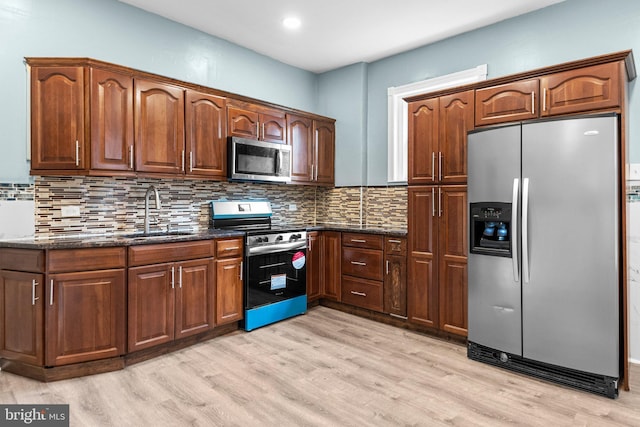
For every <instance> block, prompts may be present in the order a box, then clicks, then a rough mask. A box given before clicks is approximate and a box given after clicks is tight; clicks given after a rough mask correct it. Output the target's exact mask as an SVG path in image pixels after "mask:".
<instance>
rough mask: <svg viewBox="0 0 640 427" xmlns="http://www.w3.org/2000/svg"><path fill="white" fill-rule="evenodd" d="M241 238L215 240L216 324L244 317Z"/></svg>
mask: <svg viewBox="0 0 640 427" xmlns="http://www.w3.org/2000/svg"><path fill="white" fill-rule="evenodd" d="M242 253H243V240H242V239H238V238H234V239H226V240H218V241H216V258H217V260H216V324H217V325H224V324H227V323H232V322H237V321H239V320H242V319H244V300H243V297H244V286H243V283H244V282H243V267H244V264H243V261H242Z"/></svg>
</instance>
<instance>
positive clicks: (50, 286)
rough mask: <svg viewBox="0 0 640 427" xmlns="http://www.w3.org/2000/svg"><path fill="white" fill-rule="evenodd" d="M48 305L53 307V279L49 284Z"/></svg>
mask: <svg viewBox="0 0 640 427" xmlns="http://www.w3.org/2000/svg"><path fill="white" fill-rule="evenodd" d="M49 305H53V279H51V282H50V284H49Z"/></svg>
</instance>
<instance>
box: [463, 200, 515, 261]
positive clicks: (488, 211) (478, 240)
mask: <svg viewBox="0 0 640 427" xmlns="http://www.w3.org/2000/svg"><path fill="white" fill-rule="evenodd" d="M469 208H470V212H469V213H470V218H471V224H470V229H469V231H470V233H469V234H470V238H471V242H470V248H471V253H474V254H482V255H492V256H501V257H508V258H510V257H511V236H512V235H513V233H512V230H511V203H499V202H480V203H471V204H470V206H469Z"/></svg>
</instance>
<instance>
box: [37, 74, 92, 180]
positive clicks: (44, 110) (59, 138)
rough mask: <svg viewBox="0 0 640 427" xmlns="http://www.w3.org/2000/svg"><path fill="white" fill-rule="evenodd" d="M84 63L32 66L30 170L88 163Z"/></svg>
mask: <svg viewBox="0 0 640 427" xmlns="http://www.w3.org/2000/svg"><path fill="white" fill-rule="evenodd" d="M84 81H85V78H84V67H33V68H32V70H31V170H32V171H38V170H69V171H77V170H82V169H84V168H85V167H86V161H85V157H86V150H85V117H84V112H85V101H84Z"/></svg>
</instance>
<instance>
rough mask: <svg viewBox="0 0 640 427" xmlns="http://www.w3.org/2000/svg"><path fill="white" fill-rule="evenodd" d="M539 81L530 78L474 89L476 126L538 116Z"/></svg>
mask: <svg viewBox="0 0 640 427" xmlns="http://www.w3.org/2000/svg"><path fill="white" fill-rule="evenodd" d="M539 83H540V82H539V80H538V79H530V80H521V81H517V82H513V83H506V84H502V85H498V86H491V87H487V88H483V89H478V90H476V126H484V125H492V124H496V123H505V122H515V121H519V120H529V119H535V118H536V117H538V110H539V108H538V105H539V100H540V96H539V91H540V84H539Z"/></svg>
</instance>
